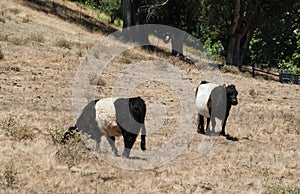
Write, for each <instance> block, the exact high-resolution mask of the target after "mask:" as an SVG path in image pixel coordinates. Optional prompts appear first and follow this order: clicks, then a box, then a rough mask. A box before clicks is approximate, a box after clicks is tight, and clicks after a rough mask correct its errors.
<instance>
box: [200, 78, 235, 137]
mask: <svg viewBox="0 0 300 194" xmlns="http://www.w3.org/2000/svg"><path fill="white" fill-rule="evenodd" d="M237 95H238V92H237V90H236V88H235V86H234V85H229V86H225V85H218V84H215V83H210V82H207V81H202V82H201V83H200V85H199V86H198V87H197V90H196V96H195V98H196V99H195V103H196V109H197V112H198V119H197V122H198V130H197V131H198V133H202V134H205V131H204V117H206V118H207V122H206V131H207V132H209V122H210V120H211V121H212V132H213V133H214V132H215V126H216V120H215V118H219V119H221V120H222V130H221V133H220V135H223V136H225V125H226V121H227V118H228V116H229V111H230V109H231V106H235V105H237V104H238V99H237Z"/></svg>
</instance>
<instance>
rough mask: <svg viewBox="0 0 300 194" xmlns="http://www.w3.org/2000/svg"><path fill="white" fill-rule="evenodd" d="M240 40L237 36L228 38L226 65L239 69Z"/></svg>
mask: <svg viewBox="0 0 300 194" xmlns="http://www.w3.org/2000/svg"><path fill="white" fill-rule="evenodd" d="M240 45H241V38H239V37H238V36H231V37H230V38H229V45H228V54H227V60H226V62H227V64H228V65H234V66H237V67H239V68H240V67H241V65H242V64H241V63H242V61H241V48H240Z"/></svg>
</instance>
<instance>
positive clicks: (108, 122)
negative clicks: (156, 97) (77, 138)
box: [61, 97, 146, 158]
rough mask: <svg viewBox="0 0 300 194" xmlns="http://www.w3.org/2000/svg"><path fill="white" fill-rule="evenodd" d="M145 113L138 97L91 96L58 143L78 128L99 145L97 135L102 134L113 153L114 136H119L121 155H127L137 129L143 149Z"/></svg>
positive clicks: (115, 152)
mask: <svg viewBox="0 0 300 194" xmlns="http://www.w3.org/2000/svg"><path fill="white" fill-rule="evenodd" d="M145 116H146V104H145V102H144V100H143V99H142V98H141V97H132V98H103V99H97V100H93V101H91V102H89V103H88V104H87V105H86V106H85V108H84V109H83V111H82V113H81V115H80V116H79V118H78V119H77V122H76V124H75V126H71V127H70V128H69V129H68V130H67V132H66V133H65V134H64V137H63V138H62V140H61V143H63V144H64V143H66V142H67V140H68V139H69V138H70V137H71V136H72V134H73V132H74V131H79V132H84V133H87V134H88V135H90V136H91V138H93V139H95V140H96V142H97V146H99V144H100V139H101V137H102V136H103V135H105V136H106V138H107V140H108V142H109V144H110V145H111V147H112V150H113V152H114V154H115V155H116V156H117V155H118V152H117V149H116V147H115V137H118V136H123V140H124V150H123V154H122V156H124V157H126V158H128V157H129V155H130V151H131V148H132V147H133V144H134V143H135V141H136V138H137V136H138V134H139V133H140V131H141V144H140V146H141V149H142V150H146V128H145Z"/></svg>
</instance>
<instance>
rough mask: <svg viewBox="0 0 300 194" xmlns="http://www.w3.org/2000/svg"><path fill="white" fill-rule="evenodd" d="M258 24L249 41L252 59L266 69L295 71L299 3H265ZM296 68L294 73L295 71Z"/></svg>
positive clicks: (291, 0)
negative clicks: (280, 67) (263, 65)
mask: <svg viewBox="0 0 300 194" xmlns="http://www.w3.org/2000/svg"><path fill="white" fill-rule="evenodd" d="M262 9H263V10H264V11H263V12H262V16H261V19H260V21H261V24H260V25H259V26H258V28H257V30H256V31H255V33H254V37H253V39H252V41H251V45H250V46H251V52H252V55H251V57H252V59H253V60H254V61H255V62H256V63H261V64H266V66H268V67H278V64H281V66H282V68H285V69H289V70H293V71H294V72H297V71H299V68H300V64H299V62H300V60H299V58H300V40H299V38H300V37H299V13H300V3H299V2H297V1H295V0H286V1H284V2H283V1H280V0H275V1H269V2H267V3H265V4H263V7H262ZM297 68H298V70H297Z"/></svg>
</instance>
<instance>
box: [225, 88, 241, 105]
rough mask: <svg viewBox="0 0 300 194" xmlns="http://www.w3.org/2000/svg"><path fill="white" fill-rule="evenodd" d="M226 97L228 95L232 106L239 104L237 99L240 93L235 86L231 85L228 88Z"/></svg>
mask: <svg viewBox="0 0 300 194" xmlns="http://www.w3.org/2000/svg"><path fill="white" fill-rule="evenodd" d="M226 95H227V99H228V102H230V104H232V105H234V106H235V105H237V104H238V99H237V95H238V91H237V90H236V89H235V86H234V85H229V86H227V87H226Z"/></svg>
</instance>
